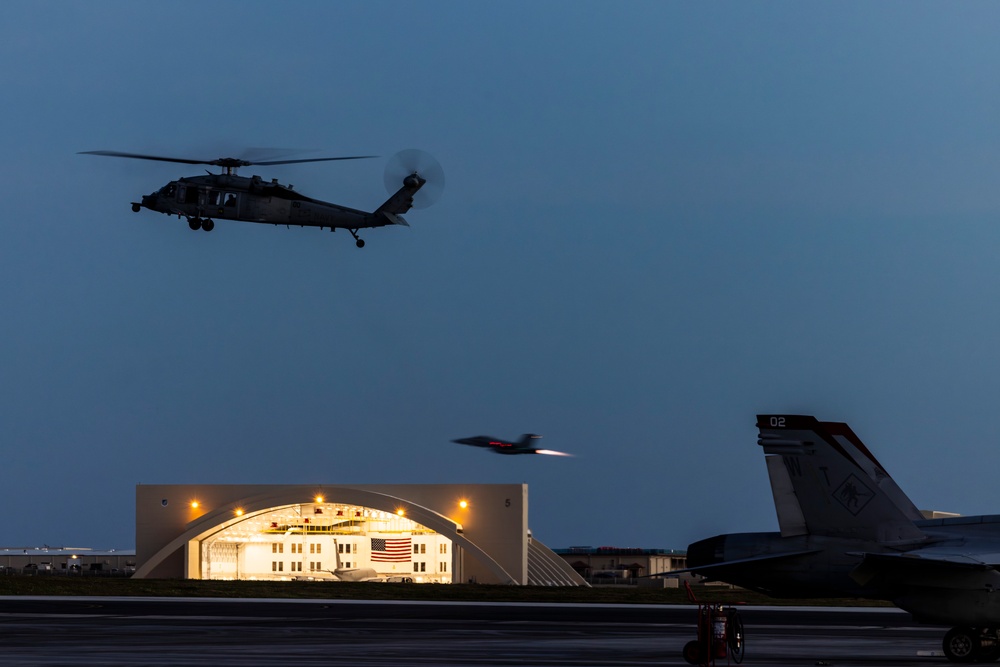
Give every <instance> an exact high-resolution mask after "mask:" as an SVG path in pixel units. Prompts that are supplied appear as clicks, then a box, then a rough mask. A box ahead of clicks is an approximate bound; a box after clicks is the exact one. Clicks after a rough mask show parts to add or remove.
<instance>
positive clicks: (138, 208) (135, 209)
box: [132, 204, 142, 213]
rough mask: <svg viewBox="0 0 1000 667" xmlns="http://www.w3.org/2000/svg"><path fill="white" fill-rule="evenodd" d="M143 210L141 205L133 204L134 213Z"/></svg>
mask: <svg viewBox="0 0 1000 667" xmlns="http://www.w3.org/2000/svg"><path fill="white" fill-rule="evenodd" d="M141 208H142V206H141V205H140V204H132V212H133V213H138V212H139V211H140V209H141Z"/></svg>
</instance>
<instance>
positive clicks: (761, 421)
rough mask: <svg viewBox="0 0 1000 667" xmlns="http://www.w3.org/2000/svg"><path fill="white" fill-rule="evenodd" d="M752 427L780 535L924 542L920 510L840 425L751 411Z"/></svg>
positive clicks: (798, 416)
mask: <svg viewBox="0 0 1000 667" xmlns="http://www.w3.org/2000/svg"><path fill="white" fill-rule="evenodd" d="M757 428H758V429H760V439H759V440H758V444H760V445H761V446H762V447H763V448H764V453H765V454H767V455H768V456H767V459H768V460H767V469H768V474H769V475H770V478H771V491H772V493H773V495H774V503H775V509H776V510H777V513H778V523H779V525H780V526H781V533H782V535H786V531H787V534H788V535H801V534H803V533H810V534H813V535H829V536H835V537H850V538H855V539H865V540H871V541H874V542H881V543H884V544H899V543H905V542H913V541H918V540H922V539H924V537H925V536H924V534H923V533H922V532H921V531H920V529H919V528H917V527H916V526H915V525H914V523H913V522H914V521H917V520H920V519H922V518H923V516H922V515H921V514H920V511H919V510H918V509H917V508H916V506H915V505H914V504H913V503H912V502H910V499H909V498H907V497H906V494H904V493H903V491H902V490H901V489H900V488H899V487H898V486H897V485H896V482H894V481H893V479H892V478H891V477H890V476H889V474H888V473H887V472H886V471H885V469H884V468H883V467H882V465H881V464H880V463H879V462H878V461H877V460H876V459H875V457H874V456H873V455H872V453H871V452H869V451H868V448H867V447H865V445H864V443H862V442H861V440H860V439H859V438H858V436H856V435H855V434H854V432H853V431H852V430H851V429H850V427H849V426H848V425H847V424H841V423H837V422H820V421H818V420H817V419H816V418H815V417H809V416H800V415H758V416H757Z"/></svg>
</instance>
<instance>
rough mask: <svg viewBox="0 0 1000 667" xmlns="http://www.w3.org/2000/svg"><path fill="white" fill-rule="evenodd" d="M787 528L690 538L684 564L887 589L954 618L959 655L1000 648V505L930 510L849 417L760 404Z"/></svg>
mask: <svg viewBox="0 0 1000 667" xmlns="http://www.w3.org/2000/svg"><path fill="white" fill-rule="evenodd" d="M757 428H758V429H759V430H760V438H759V440H758V444H759V445H760V446H761V447H763V449H764V454H765V455H766V458H765V461H766V463H767V472H768V475H769V476H770V481H771V492H772V495H773V496H774V504H775V509H776V511H777V515H778V525H779V528H780V532H777V533H734V534H728V535H717V536H715V537H711V538H708V539H705V540H701V541H699V542H695V543H694V544H691V545H690V546H689V547H688V569H687V570H686V571H689V572H694V573H697V574H701V575H704V576H706V577H708V578H710V579H717V580H721V581H726V582H728V583H731V584H735V585H738V586H742V587H744V588H749V589H751V590H755V591H760V592H763V593H766V594H768V595H772V596H775V597H792V598H807V597H857V598H869V599H877V600H888V601H891V602H892V603H893V604H895V605H896V606H897V607H900V608H901V609H904V610H906V611H908V612H910V613H911V614H912V615H913V617H914V618H915V619H916V620H917V621H919V622H924V623H932V624H940V625H950V626H953V627H952V628H951V630H949V631H948V632H947V634H946V635H945V637H944V653H945V656H946V657H947V658H948V659H949V660H951V661H952V662H972V661H978V662H985V661H993V660H1000V572H998V569H1000V515H991V516H962V517H959V516H957V515H950V516H948V517H946V518H928V517H929V516H933V515H934V514H936V513H926V515H925V513H922V512H921V511H920V510H918V509H917V508H916V506H915V505H914V504H913V503H912V502H911V501H910V499H909V498H907V497H906V494H904V493H903V491H902V490H901V489H900V488H899V487H898V486H897V485H896V483H895V482H894V481H893V479H892V477H890V476H889V474H888V473H887V472H886V471H885V468H884V467H883V466H882V465H881V464H880V463H879V462H878V460H876V458H875V457H874V456H873V455H872V453H871V452H870V451H869V450H868V448H867V447H865V445H864V443H862V442H861V440H860V439H859V438H858V436H857V435H855V434H854V432H853V431H852V430H851V429H850V427H849V426H848V425H847V424H842V423H837V422H821V421H818V420H817V419H816V418H815V417H811V416H801V415H759V416H758V417H757Z"/></svg>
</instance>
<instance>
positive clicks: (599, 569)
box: [553, 547, 687, 581]
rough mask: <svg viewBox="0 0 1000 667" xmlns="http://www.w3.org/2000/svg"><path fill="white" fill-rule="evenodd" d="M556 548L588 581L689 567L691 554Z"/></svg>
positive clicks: (626, 577)
mask: <svg viewBox="0 0 1000 667" xmlns="http://www.w3.org/2000/svg"><path fill="white" fill-rule="evenodd" d="M553 551H555V552H556V554H557V555H559V556H560V557H561V558H562V559H563V560H564V561H566V564H567V565H569V566H570V567H571V568H573V570H575V571H576V573H577V574H579V575H580V576H581V577H583V578H584V579H586V580H588V581H598V580H600V579H638V578H640V577H650V576H655V575H658V574H659V573H661V572H670V571H672V570H682V569H684V568H685V567H687V553H686V552H684V551H675V550H673V549H638V548H632V547H625V548H623V547H569V548H568V549H554V550H553Z"/></svg>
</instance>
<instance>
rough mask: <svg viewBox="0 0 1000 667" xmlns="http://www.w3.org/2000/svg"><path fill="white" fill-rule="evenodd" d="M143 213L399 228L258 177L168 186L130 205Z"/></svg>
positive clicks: (215, 177)
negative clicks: (143, 210) (149, 211)
mask: <svg viewBox="0 0 1000 667" xmlns="http://www.w3.org/2000/svg"><path fill="white" fill-rule="evenodd" d="M140 207H142V208H147V209H149V210H151V211H157V212H159V213H165V214H167V215H176V216H179V217H181V216H183V217H186V218H188V219H189V220H202V221H203V220H210V219H212V218H215V219H221V220H239V221H242V222H259V223H265V224H274V225H289V226H290V225H296V226H299V227H319V228H321V229H324V228H330V229H335V228H337V227H340V228H342V229H353V230H357V229H362V228H369V227H382V226H385V225H390V224H399V223H398V222H395V221H394V220H392V219H391V218H392V217H396V218H397V219H400V218H398V216H386V215H385V214H384V212H382V213H380V212H375V213H369V212H366V211H360V210H357V209H352V208H348V207H346V206H339V205H337V204H332V203H330V202H325V201H322V200H319V199H313V198H311V197H307V196H305V195H303V194H301V193H299V192H297V191H295V190H294V189H292V187H291V186H285V185H281V184H280V183H278V182H277V180H276V179H275V180H272V181H265V180H264V179H262V178H261V177H260V176H252V177H250V178H246V177H244V176H237V175H235V174H206V175H205V176H191V177H186V178H180V179H178V180H176V181H171V182H170V183H167V184H166V185H165V186H163V187H162V188H160V189H159V190H157V191H156V192H153V193H152V194H148V195H145V196H143V197H142V201H140V202H133V204H132V208H133V210H136V211H138V210H139V208H140Z"/></svg>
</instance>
